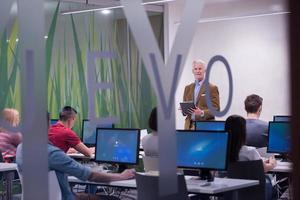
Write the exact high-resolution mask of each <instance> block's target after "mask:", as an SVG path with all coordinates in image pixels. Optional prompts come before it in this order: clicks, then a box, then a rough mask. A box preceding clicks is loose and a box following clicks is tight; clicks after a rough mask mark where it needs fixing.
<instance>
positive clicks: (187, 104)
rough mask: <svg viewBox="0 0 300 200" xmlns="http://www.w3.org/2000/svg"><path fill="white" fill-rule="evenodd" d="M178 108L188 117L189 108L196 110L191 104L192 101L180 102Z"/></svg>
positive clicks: (192, 103)
mask: <svg viewBox="0 0 300 200" xmlns="http://www.w3.org/2000/svg"><path fill="white" fill-rule="evenodd" d="M180 107H181V110H182V113H183V114H184V115H188V113H189V109H191V108H192V109H195V108H196V107H195V104H194V102H192V101H184V102H181V103H180Z"/></svg>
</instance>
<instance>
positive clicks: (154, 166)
mask: <svg viewBox="0 0 300 200" xmlns="http://www.w3.org/2000/svg"><path fill="white" fill-rule="evenodd" d="M143 163H144V170H145V172H149V171H158V157H153V156H144V157H143Z"/></svg>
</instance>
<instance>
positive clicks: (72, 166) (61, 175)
mask: <svg viewBox="0 0 300 200" xmlns="http://www.w3.org/2000/svg"><path fill="white" fill-rule="evenodd" d="M16 162H17V165H18V169H19V172H20V173H21V174H22V167H23V158H22V144H20V145H19V146H18V148H17V155H16ZM48 165H49V170H54V171H55V173H56V176H57V179H58V182H59V186H60V189H61V193H62V199H64V200H74V199H75V195H74V194H73V193H72V191H71V188H70V186H69V182H68V175H70V176H75V177H77V178H78V179H80V180H83V181H86V180H88V181H93V182H110V181H117V180H126V179H130V178H133V177H134V176H135V171H134V170H125V171H123V172H122V173H114V174H111V173H101V172H95V171H92V170H91V168H88V167H86V166H83V165H82V164H80V163H78V162H77V161H75V160H74V159H72V158H71V157H69V156H68V155H67V154H66V153H65V152H63V151H62V150H61V149H59V148H57V147H55V146H53V145H51V144H48Z"/></svg>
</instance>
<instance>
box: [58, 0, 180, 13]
mask: <svg viewBox="0 0 300 200" xmlns="http://www.w3.org/2000/svg"><path fill="white" fill-rule="evenodd" d="M172 1H175V0H158V1H149V2H145V3H141V4H142V5H151V4H158V3H168V2H172ZM123 7H124V6H122V5H119V6H111V7H105V8H92V9H83V10H73V11H63V12H61V14H62V15H69V14H79V13H85V12H92V11H101V12H102V11H104V10H112V9H117V8H123ZM103 14H104V13H103Z"/></svg>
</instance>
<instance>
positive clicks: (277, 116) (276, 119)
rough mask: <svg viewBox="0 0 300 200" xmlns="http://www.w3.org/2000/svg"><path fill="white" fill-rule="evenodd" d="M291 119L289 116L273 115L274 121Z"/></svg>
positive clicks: (288, 120)
mask: <svg viewBox="0 0 300 200" xmlns="http://www.w3.org/2000/svg"><path fill="white" fill-rule="evenodd" d="M291 120H292V117H291V116H284V115H275V116H274V117H273V121H274V122H290V121H291Z"/></svg>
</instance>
